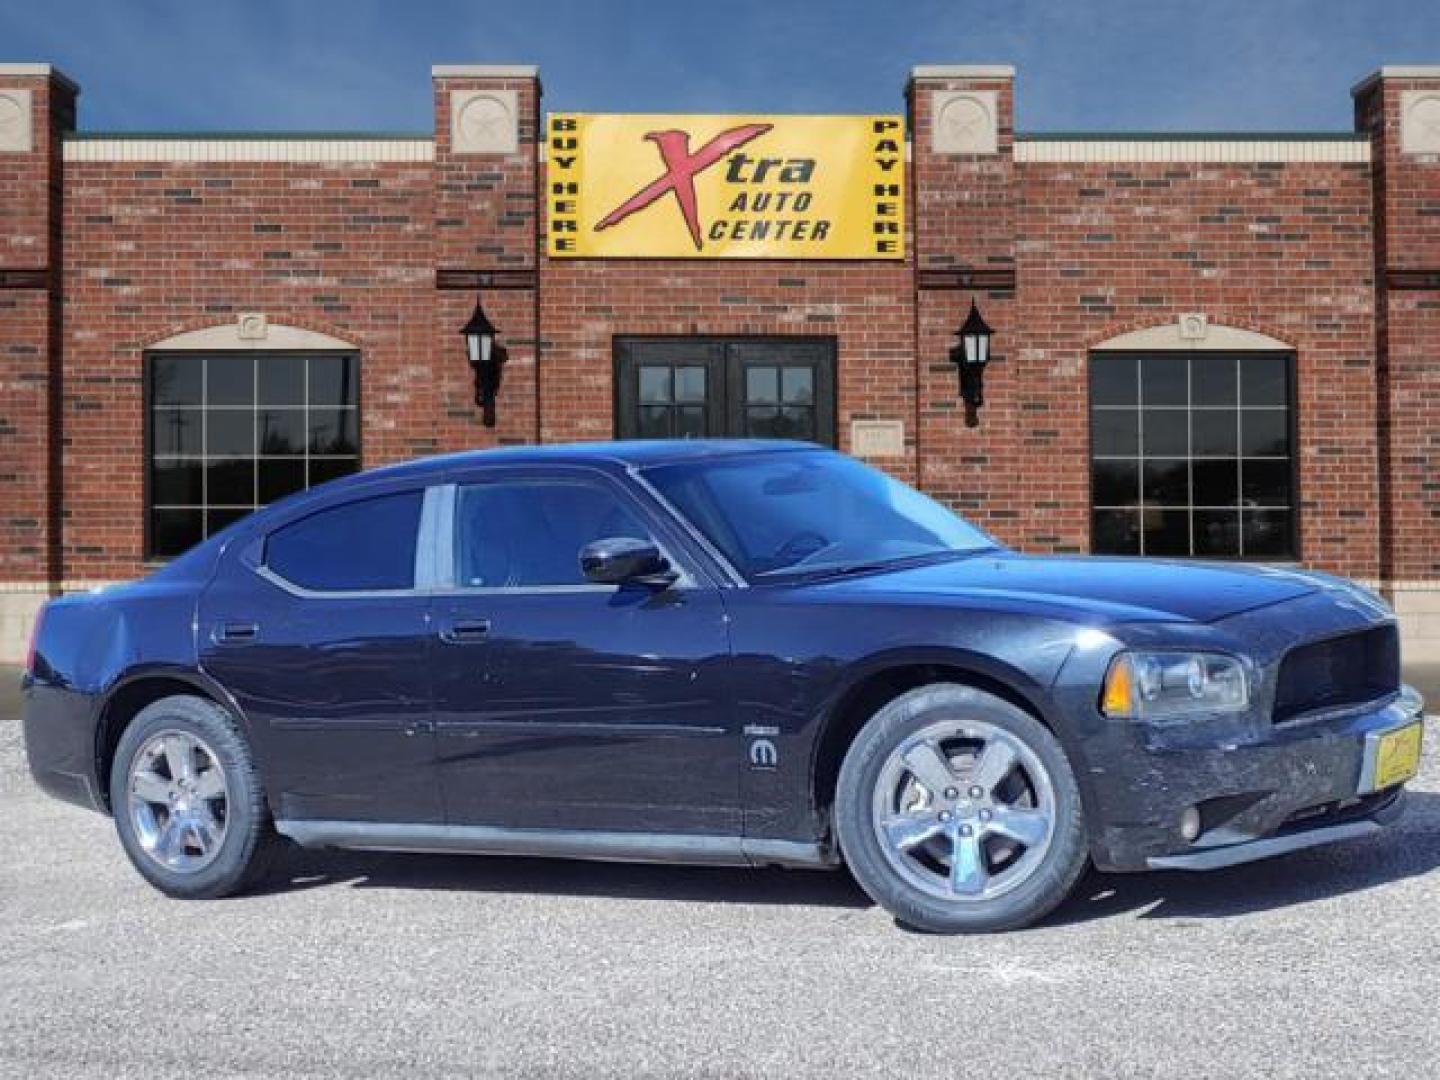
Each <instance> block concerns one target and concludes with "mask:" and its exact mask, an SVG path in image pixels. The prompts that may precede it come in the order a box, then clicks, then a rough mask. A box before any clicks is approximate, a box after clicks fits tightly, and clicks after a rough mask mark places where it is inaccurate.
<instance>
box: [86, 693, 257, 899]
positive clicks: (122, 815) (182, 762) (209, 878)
mask: <svg viewBox="0 0 1440 1080" xmlns="http://www.w3.org/2000/svg"><path fill="white" fill-rule="evenodd" d="M110 806H111V809H112V811H113V812H114V815H115V828H116V831H117V832H118V833H119V835H120V843H121V845H122V846H123V847H124V849H125V854H126V855H128V856H129V857H130V861H131V863H133V864H134V866H135V869H137V870H139V871H140V873H141V875H142V876H143V877H144V878H145V879H146V880H147V881H149V882H150V884H152V885H154V886H155V887H156V888H157V889H159V890H160V891H161V892H163V893H165V894H167V895H169V896H176V897H183V898H188V899H202V898H209V897H218V896H228V895H231V894H232V893H236V892H240V891H242V890H243V889H245V888H246V887H248V886H250V885H252V884H253V883H254V882H256V881H257V880H259V879H260V877H262V876H263V874H264V872H265V870H266V869H267V868H268V865H269V861H270V857H271V856H272V854H273V852H274V849H275V847H276V846H277V844H278V838H277V837H276V836H275V834H274V831H273V830H272V828H271V826H270V820H269V815H268V812H267V810H266V806H265V791H264V788H263V787H262V786H261V783H260V777H259V775H258V773H257V772H256V770H255V764H254V760H253V759H252V757H251V755H250V748H249V746H248V745H246V742H245V739H244V737H243V736H242V735H241V733H240V731H239V729H238V728H237V727H236V725H235V722H234V720H233V719H232V718H231V717H230V714H229V713H227V712H226V711H225V710H224V709H222V708H220V707H219V706H218V705H216V704H214V703H213V702H210V701H206V700H205V699H203V698H199V697H190V696H188V695H179V696H175V697H168V698H163V699H161V700H160V701H157V702H154V703H153V704H151V705H148V706H146V707H145V708H144V709H142V710H141V711H140V712H139V713H138V714H137V715H136V716H135V718H134V720H132V721H131V722H130V725H129V726H128V727H127V728H126V729H125V732H124V734H123V735H121V737H120V743H119V746H118V747H116V751H115V761H114V764H113V765H112V767H111V770H110Z"/></svg>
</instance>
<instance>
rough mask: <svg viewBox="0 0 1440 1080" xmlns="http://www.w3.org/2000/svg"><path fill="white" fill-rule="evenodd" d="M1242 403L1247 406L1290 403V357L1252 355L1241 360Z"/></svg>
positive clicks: (1284, 405)
mask: <svg viewBox="0 0 1440 1080" xmlns="http://www.w3.org/2000/svg"><path fill="white" fill-rule="evenodd" d="M1240 404H1241V405H1243V406H1245V407H1246V408H1247V409H1254V408H1260V407H1267V408H1286V407H1288V406H1289V404H1290V360H1289V358H1288V357H1285V356H1250V357H1246V358H1245V359H1244V360H1243V361H1242V362H1241V364H1240Z"/></svg>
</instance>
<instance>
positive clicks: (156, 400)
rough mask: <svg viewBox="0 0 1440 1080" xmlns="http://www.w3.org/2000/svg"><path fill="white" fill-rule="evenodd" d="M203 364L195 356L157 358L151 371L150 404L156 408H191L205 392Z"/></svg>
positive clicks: (202, 361)
mask: <svg viewBox="0 0 1440 1080" xmlns="http://www.w3.org/2000/svg"><path fill="white" fill-rule="evenodd" d="M204 380H205V362H204V360H202V359H201V358H199V357H194V356H157V357H156V358H155V360H154V366H153V367H152V368H151V370H150V401H151V406H152V407H153V408H156V409H165V408H170V407H172V406H178V407H182V408H183V407H184V406H186V405H194V404H195V403H196V402H198V401H200V400H201V397H202V395H203V393H204Z"/></svg>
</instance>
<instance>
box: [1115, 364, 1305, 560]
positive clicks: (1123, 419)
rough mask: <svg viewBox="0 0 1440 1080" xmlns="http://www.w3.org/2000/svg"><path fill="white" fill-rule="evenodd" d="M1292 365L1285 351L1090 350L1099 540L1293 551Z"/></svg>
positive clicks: (1256, 554) (1132, 549)
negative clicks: (1151, 351)
mask: <svg viewBox="0 0 1440 1080" xmlns="http://www.w3.org/2000/svg"><path fill="white" fill-rule="evenodd" d="M1293 369H1294V358H1293V356H1291V355H1290V354H1288V353H1192V354H1175V353H1153V354H1151V353H1097V354H1095V355H1093V356H1092V357H1091V360H1090V443H1091V536H1092V544H1091V546H1092V549H1093V550H1094V551H1095V552H1096V553H1097V554H1111V555H1169V556H1186V557H1188V556H1195V557H1200V558H1243V559H1277V560H1287V559H1293V558H1295V557H1296V555H1297V551H1296V546H1297V545H1296V542H1295V490H1294V471H1295V462H1294V448H1293V447H1292V446H1291V426H1292V408H1293V405H1292V403H1293V401H1294V385H1293V383H1294V373H1293Z"/></svg>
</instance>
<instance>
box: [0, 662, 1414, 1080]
mask: <svg viewBox="0 0 1440 1080" xmlns="http://www.w3.org/2000/svg"><path fill="white" fill-rule="evenodd" d="M1419 678H1420V680H1421V681H1422V682H1424V683H1427V684H1429V689H1430V691H1431V693H1430V698H1431V700H1432V701H1435V702H1440V669H1434V670H1431V671H1428V672H1422V673H1419ZM17 712H18V693H17V692H16V679H15V675H14V672H13V671H0V1076H23V1077H26V1078H33V1077H37V1076H65V1077H106V1078H110V1077H145V1078H147V1080H148V1078H152V1077H163V1076H172V1075H173V1076H195V1075H205V1076H217V1077H219V1076H264V1077H275V1076H334V1075H352V1076H366V1077H375V1076H390V1075H397V1076H400V1075H405V1076H416V1075H430V1074H444V1075H477V1074H483V1075H494V1076H516V1077H565V1076H577V1077H602V1076H614V1077H625V1078H632V1077H641V1076H657V1077H658V1076H664V1077H671V1076H713V1077H734V1076H784V1077H801V1076H816V1077H827V1078H832V1077H855V1076H884V1077H906V1078H911V1077H924V1076H986V1077H1026V1076H1036V1077H1038V1076H1045V1077H1066V1076H1096V1077H1105V1078H1121V1077H1140V1076H1185V1077H1196V1076H1213V1077H1221V1076H1224V1077H1241V1076H1245V1077H1249V1076H1263V1077H1267V1078H1281V1077H1306V1078H1313V1077H1319V1076H1336V1077H1340V1076H1343V1077H1347V1078H1348V1077H1371V1076H1396V1077H1428V1076H1434V1075H1436V1073H1435V1070H1436V1068H1437V1066H1436V1062H1437V1061H1440V918H1437V912H1440V872H1437V866H1440V730H1436V729H1432V730H1431V732H1430V737H1429V741H1428V748H1427V753H1426V759H1425V763H1424V770H1423V772H1422V774H1421V776H1420V778H1419V780H1418V781H1417V782H1416V783H1415V785H1414V786H1413V792H1412V795H1411V801H1410V810H1409V813H1408V815H1407V816H1406V818H1405V819H1404V821H1403V823H1402V824H1401V825H1399V826H1398V827H1397V828H1395V829H1394V830H1393V831H1392V832H1390V833H1388V834H1386V835H1385V836H1383V837H1381V838H1379V839H1377V840H1363V841H1356V842H1352V843H1350V844H1346V845H1341V846H1337V847H1333V848H1329V849H1323V850H1319V851H1311V852H1304V853H1299V854H1296V855H1292V856H1289V857H1287V858H1284V859H1280V860H1277V861H1273V862H1270V863H1265V864H1259V865H1256V866H1251V867H1248V868H1243V867H1242V868H1237V869H1233V870H1227V871H1220V872H1217V873H1214V874H1210V875H1185V874H1179V873H1166V874H1147V875H1139V876H1126V877H1118V876H1117V877H1105V876H1100V875H1093V874H1092V875H1091V876H1090V877H1088V878H1087V879H1086V880H1085V881H1084V882H1083V885H1082V889H1081V891H1079V892H1078V893H1077V894H1076V896H1075V897H1074V898H1073V899H1072V900H1071V901H1070V902H1069V903H1068V904H1066V905H1065V906H1064V907H1062V908H1061V910H1060V911H1059V913H1058V914H1057V915H1056V916H1054V917H1052V918H1051V919H1050V920H1048V921H1047V922H1046V923H1045V924H1044V925H1043V926H1041V927H1039V928H1037V929H1034V930H1029V931H1025V932H1021V933H1014V934H1008V935H1003V936H997V937H988V938H939V937H927V936H923V935H918V934H912V933H907V932H904V931H902V930H900V929H898V928H897V927H896V926H895V925H894V923H893V922H892V921H891V920H890V919H889V918H888V917H887V916H886V915H885V913H884V912H883V911H881V910H879V909H877V908H875V907H872V906H870V905H869V903H868V902H867V901H866V899H865V897H864V896H863V895H862V894H861V893H860V892H859V890H858V889H857V888H856V887H855V886H854V885H853V884H852V883H851V882H850V880H849V879H848V878H847V877H846V876H845V875H844V874H825V873H815V872H804V871H789V872H786V871H778V870H777V871H730V870H704V869H685V868H669V867H633V866H616V865H603V864H583V863H562V862H545V861H540V860H525V859H481V858H458V857H457V858H448V857H431V856H383V855H377V856H364V857H361V856H349V855H314V854H297V855H295V856H293V857H291V858H289V859H288V860H287V862H286V864H285V866H284V868H283V872H282V873H281V874H280V875H279V876H278V878H277V880H276V882H275V883H274V885H273V887H272V889H271V890H270V891H269V892H267V893H265V894H263V895H254V896H248V897H244V898H239V899H233V900H225V901H218V902H209V903H184V902H178V901H172V900H167V899H165V898H163V897H161V896H160V895H159V894H158V893H155V892H153V891H151V890H150V889H149V888H148V887H147V886H146V885H145V884H144V883H143V882H142V881H141V880H140V878H139V877H138V876H137V875H135V874H134V873H133V872H132V871H131V869H130V867H129V865H128V863H126V861H125V859H124V856H123V855H122V854H121V852H120V849H119V847H118V846H117V844H116V842H115V839H114V835H113V832H112V829H111V824H110V822H109V821H108V820H107V819H105V818H102V817H99V816H96V815H93V814H88V813H86V812H84V811H82V810H78V809H74V808H71V807H68V806H65V805H63V804H61V803H58V802H55V801H53V800H50V799H48V798H46V797H44V796H42V795H41V794H40V793H39V791H38V790H37V789H36V788H34V786H33V785H32V784H31V782H30V779H29V776H28V774H27V773H26V770H25V765H24V760H23V748H22V746H21V739H20V728H19V724H18V723H17V720H16V715H17Z"/></svg>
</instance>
